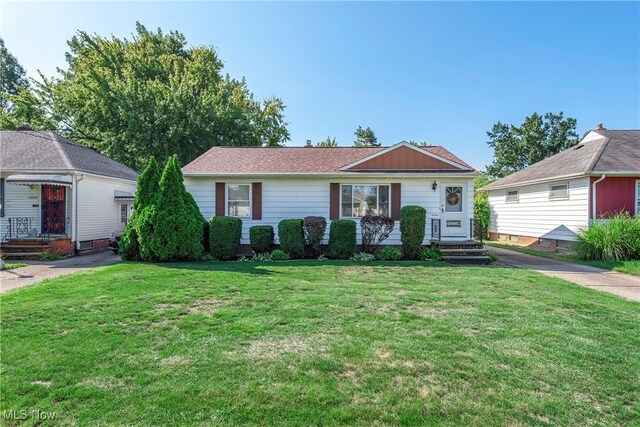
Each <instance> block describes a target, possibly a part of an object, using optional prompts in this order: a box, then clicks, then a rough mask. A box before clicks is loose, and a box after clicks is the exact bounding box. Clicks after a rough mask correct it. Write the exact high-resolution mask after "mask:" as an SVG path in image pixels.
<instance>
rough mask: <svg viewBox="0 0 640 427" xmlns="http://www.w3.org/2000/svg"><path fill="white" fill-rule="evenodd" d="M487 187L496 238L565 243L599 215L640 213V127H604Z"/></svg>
mask: <svg viewBox="0 0 640 427" xmlns="http://www.w3.org/2000/svg"><path fill="white" fill-rule="evenodd" d="M481 190H487V191H488V192H489V205H490V210H491V225H490V228H489V231H490V238H491V240H498V241H508V242H511V243H514V244H518V245H525V246H540V247H548V248H552V249H554V248H556V247H560V248H562V247H565V246H567V243H568V242H571V241H573V240H576V233H578V232H579V230H581V229H583V228H586V227H587V226H588V225H589V222H590V221H592V220H594V219H595V220H605V219H606V218H607V217H608V216H610V215H611V214H613V213H616V212H628V213H629V214H631V215H637V214H638V212H640V130H606V129H604V128H602V127H601V126H598V128H597V129H596V130H593V131H591V132H589V133H588V134H587V135H585V137H584V138H582V140H581V141H580V143H579V144H578V145H576V146H574V147H572V148H569V149H567V150H565V151H563V152H561V153H558V154H556V155H555V156H551V157H549V158H547V159H545V160H542V161H540V162H538V163H535V164H533V165H531V166H529V167H527V168H525V169H523V170H521V171H518V172H516V173H514V174H511V175H509V176H506V177H504V178H502V179H499V180H497V181H495V182H493V183H491V184H489V185H487V186H485V187H484V188H482V189H481Z"/></svg>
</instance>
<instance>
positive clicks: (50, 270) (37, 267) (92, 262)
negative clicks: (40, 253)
mask: <svg viewBox="0 0 640 427" xmlns="http://www.w3.org/2000/svg"><path fill="white" fill-rule="evenodd" d="M118 261H120V257H119V256H118V255H117V254H114V253H113V252H111V251H100V252H96V253H93V254H89V255H81V256H74V257H71V258H66V259H63V260H60V261H48V262H43V261H25V262H28V263H29V265H27V266H26V267H20V268H15V269H13V270H2V271H0V293H4V292H7V291H9V290H12V289H17V288H22V287H24V286H29V285H33V284H34V283H38V282H40V281H41V280H44V279H51V278H53V277H58V276H63V275H66V274H72V273H77V272H79V271H85V270H88V269H91V268H94V267H101V266H103V265H111V264H115V263H117V262H118Z"/></svg>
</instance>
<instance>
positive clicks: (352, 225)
mask: <svg viewBox="0 0 640 427" xmlns="http://www.w3.org/2000/svg"><path fill="white" fill-rule="evenodd" d="M356 227H357V225H356V222H355V221H353V220H351V219H337V220H335V221H331V227H330V228H329V256H330V257H331V258H337V259H349V258H351V257H352V256H353V254H355V253H356V249H357V241H356Z"/></svg>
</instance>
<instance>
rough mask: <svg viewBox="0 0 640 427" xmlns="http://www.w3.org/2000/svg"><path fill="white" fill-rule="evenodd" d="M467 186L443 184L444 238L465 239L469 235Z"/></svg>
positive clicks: (441, 226)
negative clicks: (466, 201) (466, 200)
mask: <svg viewBox="0 0 640 427" xmlns="http://www.w3.org/2000/svg"><path fill="white" fill-rule="evenodd" d="M466 189H467V188H466V186H464V185H462V184H446V183H443V184H442V194H441V197H440V200H441V205H442V206H441V210H442V217H441V218H442V219H441V222H440V229H441V230H442V237H464V236H466V235H467V216H466V203H465V198H466V196H467V195H466V194H465V191H466Z"/></svg>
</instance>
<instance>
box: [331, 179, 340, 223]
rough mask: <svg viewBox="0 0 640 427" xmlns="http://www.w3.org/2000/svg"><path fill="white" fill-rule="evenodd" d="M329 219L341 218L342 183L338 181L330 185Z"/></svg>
mask: <svg viewBox="0 0 640 427" xmlns="http://www.w3.org/2000/svg"><path fill="white" fill-rule="evenodd" d="M329 219H331V220H333V219H340V184H339V183H337V182H332V183H331V184H330V187H329Z"/></svg>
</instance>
